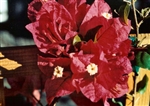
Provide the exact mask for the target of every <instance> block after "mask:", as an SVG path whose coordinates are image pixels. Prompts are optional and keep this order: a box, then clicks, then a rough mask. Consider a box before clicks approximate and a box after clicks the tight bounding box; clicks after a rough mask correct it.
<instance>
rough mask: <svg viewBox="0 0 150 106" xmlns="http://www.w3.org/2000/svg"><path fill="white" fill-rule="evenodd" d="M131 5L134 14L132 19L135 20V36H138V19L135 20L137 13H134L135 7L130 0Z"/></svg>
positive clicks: (132, 0) (133, 2)
mask: <svg viewBox="0 0 150 106" xmlns="http://www.w3.org/2000/svg"><path fill="white" fill-rule="evenodd" d="M131 6H132V8H133V14H134V21H135V27H136V37H137V38H138V36H139V25H138V20H137V15H136V8H135V1H134V0H131Z"/></svg>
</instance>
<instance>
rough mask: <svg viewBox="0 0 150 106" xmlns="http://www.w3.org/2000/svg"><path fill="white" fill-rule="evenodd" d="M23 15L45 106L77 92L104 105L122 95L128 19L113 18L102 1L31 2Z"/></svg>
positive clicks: (126, 66) (127, 67)
mask: <svg viewBox="0 0 150 106" xmlns="http://www.w3.org/2000/svg"><path fill="white" fill-rule="evenodd" d="M28 17H29V19H30V20H31V21H32V23H30V24H28V25H27V26H26V28H27V29H28V30H29V31H30V32H31V33H32V35H33V38H34V41H35V44H36V45H37V47H38V48H39V50H40V51H41V52H42V55H38V66H39V68H40V70H41V71H42V72H43V73H44V74H45V75H46V76H47V80H46V83H45V91H46V93H47V100H48V103H49V104H50V103H51V102H52V101H53V99H54V98H55V97H59V96H64V95H69V94H71V93H73V92H75V91H77V92H82V94H83V95H84V96H85V97H87V98H88V99H90V100H91V101H92V102H98V101H99V100H100V99H102V100H103V102H104V105H105V106H108V105H109V104H108V102H107V98H116V97H120V96H122V95H124V94H125V93H126V92H127V91H128V85H127V79H128V73H130V72H131V71H132V68H131V64H130V61H129V59H128V53H129V51H130V48H131V47H130V45H131V41H130V40H129V39H128V35H129V32H130V21H129V20H128V24H125V23H123V22H122V21H121V20H120V18H113V17H112V12H111V9H110V7H109V5H108V4H107V3H106V2H105V1H104V0H95V1H94V2H93V3H92V4H87V3H86V0H57V1H55V0H34V1H32V2H31V3H30V4H29V7H28Z"/></svg>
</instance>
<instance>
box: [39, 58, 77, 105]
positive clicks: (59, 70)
mask: <svg viewBox="0 0 150 106" xmlns="http://www.w3.org/2000/svg"><path fill="white" fill-rule="evenodd" d="M70 62H71V60H70V59H69V58H44V57H42V56H39V58H38V65H39V68H40V70H41V71H42V72H43V73H44V74H45V75H46V76H47V78H48V79H47V80H46V83H45V91H46V95H47V101H48V103H49V104H50V103H51V102H52V101H53V99H54V98H55V97H60V96H64V95H69V94H71V93H72V92H74V91H75V87H74V86H73V85H72V79H71V76H72V73H71V71H70Z"/></svg>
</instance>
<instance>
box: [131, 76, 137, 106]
mask: <svg viewBox="0 0 150 106" xmlns="http://www.w3.org/2000/svg"><path fill="white" fill-rule="evenodd" d="M136 79H137V75H135V76H134V87H133V88H134V95H133V103H132V106H135V104H136V89H137V83H136Z"/></svg>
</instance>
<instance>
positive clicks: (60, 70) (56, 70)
mask: <svg viewBox="0 0 150 106" xmlns="http://www.w3.org/2000/svg"><path fill="white" fill-rule="evenodd" d="M63 70H64V68H62V67H60V66H57V67H55V68H54V73H53V75H54V76H55V77H57V78H58V77H62V76H63Z"/></svg>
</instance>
